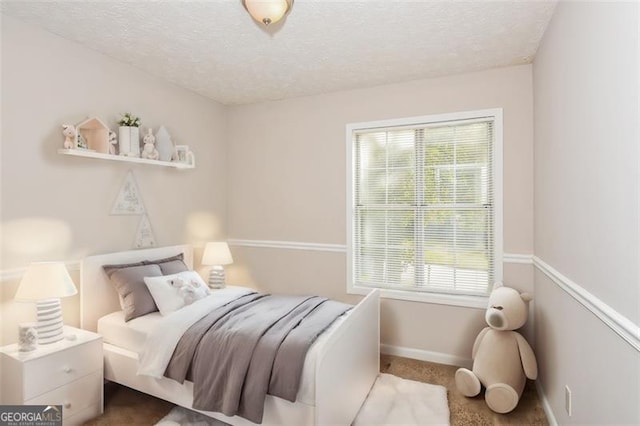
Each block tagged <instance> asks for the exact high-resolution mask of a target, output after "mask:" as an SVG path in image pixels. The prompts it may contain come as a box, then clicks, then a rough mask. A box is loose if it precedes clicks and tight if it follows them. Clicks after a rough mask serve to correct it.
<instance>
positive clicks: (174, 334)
mask: <svg viewBox="0 0 640 426" xmlns="http://www.w3.org/2000/svg"><path fill="white" fill-rule="evenodd" d="M253 291H254V290H251V289H249V288H245V287H227V288H223V289H220V290H216V291H214V292H213V294H211V295H210V296H207V297H205V298H204V299H200V300H198V301H196V302H194V303H193V304H191V305H188V306H185V307H184V308H182V309H179V310H177V311H175V312H173V313H171V314H169V315H167V316H165V317H162V319H161V320H160V322H159V323H158V324H157V326H156V327H155V328H154V329H153V331H151V332H150V333H149V335H148V337H147V340H146V342H145V344H144V347H143V349H142V352H141V353H140V354H139V355H140V356H139V357H138V374H139V375H144V376H151V377H155V378H161V377H163V375H164V372H165V370H166V369H167V366H168V365H169V362H170V361H171V355H173V351H174V350H175V349H176V346H177V345H178V342H179V341H180V338H181V337H182V335H183V334H184V333H185V332H186V331H187V330H188V329H189V327H191V326H192V325H193V324H195V323H196V322H197V321H198V320H199V319H201V318H203V317H204V316H205V315H207V314H208V313H209V312H211V311H212V310H214V309H216V308H219V307H221V306H223V305H226V304H227V303H229V302H231V301H233V300H235V299H237V298H238V297H240V296H243V295H245V294H249V293H251V292H253Z"/></svg>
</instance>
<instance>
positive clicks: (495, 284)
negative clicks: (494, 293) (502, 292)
mask: <svg viewBox="0 0 640 426" xmlns="http://www.w3.org/2000/svg"><path fill="white" fill-rule="evenodd" d="M500 287H504V284H502V281H496V282H495V283H494V284H493V289H494V290H495V289H496V288H500Z"/></svg>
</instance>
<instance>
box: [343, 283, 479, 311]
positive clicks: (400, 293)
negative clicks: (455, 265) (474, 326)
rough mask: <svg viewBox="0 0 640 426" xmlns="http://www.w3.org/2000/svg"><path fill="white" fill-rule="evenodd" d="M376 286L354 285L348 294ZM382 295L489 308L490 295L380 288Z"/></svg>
mask: <svg viewBox="0 0 640 426" xmlns="http://www.w3.org/2000/svg"><path fill="white" fill-rule="evenodd" d="M373 288H374V287H362V286H353V287H350V288H348V289H347V293H348V294H362V295H364V294H369V292H370V291H371V290H372V289H373ZM379 290H380V297H382V298H384V299H396V300H408V301H411V302H421V303H433V304H436V305H449V306H458V307H464V308H475V309H487V303H488V302H489V297H488V296H465V295H454V294H440V293H426V292H415V291H404V290H392V289H388V288H379Z"/></svg>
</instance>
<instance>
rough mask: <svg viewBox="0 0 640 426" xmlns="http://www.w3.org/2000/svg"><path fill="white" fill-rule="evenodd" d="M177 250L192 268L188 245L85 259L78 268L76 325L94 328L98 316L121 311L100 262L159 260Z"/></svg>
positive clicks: (91, 329)
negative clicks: (78, 314)
mask: <svg viewBox="0 0 640 426" xmlns="http://www.w3.org/2000/svg"><path fill="white" fill-rule="evenodd" d="M180 253H184V263H186V264H187V266H188V267H189V268H193V248H192V247H191V246H188V245H181V246H171V247H158V248H152V249H145V250H132V251H121V252H118V253H110V254H101V255H97V256H89V257H87V258H85V259H84V260H83V261H82V265H81V267H80V327H82V328H83V329H85V330H90V331H96V329H97V326H98V320H99V319H100V318H101V317H103V316H105V315H107V314H110V313H111V312H115V311H119V310H121V308H120V301H119V300H118V294H117V293H116V290H115V288H114V286H113V284H111V283H110V282H109V277H107V274H106V273H105V272H104V270H103V269H102V265H111V264H120V263H135V262H140V261H143V260H154V259H162V258H165V257H170V256H175V255H177V254H180Z"/></svg>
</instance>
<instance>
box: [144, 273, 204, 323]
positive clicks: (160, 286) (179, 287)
mask: <svg viewBox="0 0 640 426" xmlns="http://www.w3.org/2000/svg"><path fill="white" fill-rule="evenodd" d="M144 283H145V284H146V285H147V288H148V289H149V292H150V293H151V296H153V300H154V301H155V302H156V305H157V306H158V310H159V311H160V313H161V314H162V315H169V314H170V313H172V312H175V311H177V310H178V309H181V308H183V307H185V306H187V305H190V304H192V303H193V302H195V301H196V300H200V299H203V298H205V297H207V296H208V295H209V294H211V292H210V291H209V287H207V285H206V284H205V282H204V281H203V280H202V278H201V277H200V275H198V273H197V272H195V271H184V272H179V273H177V274H172V275H164V276H161V277H145V278H144Z"/></svg>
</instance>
